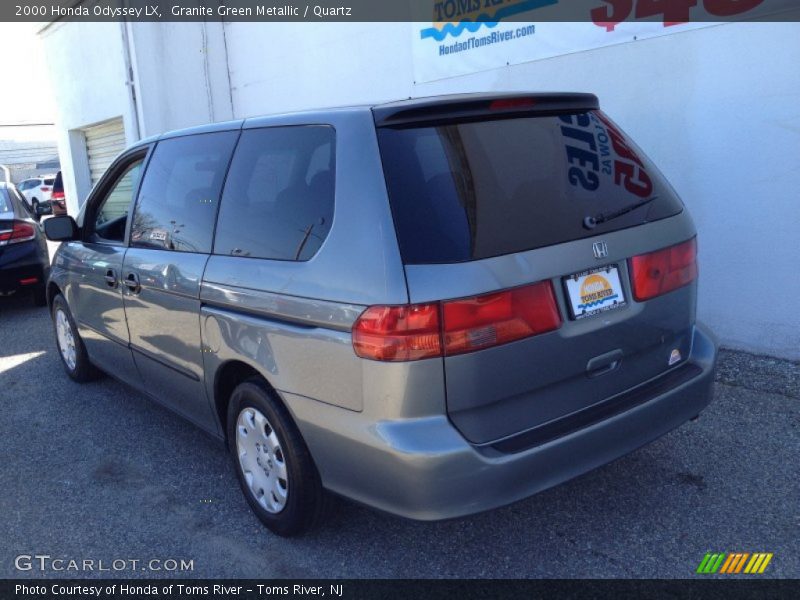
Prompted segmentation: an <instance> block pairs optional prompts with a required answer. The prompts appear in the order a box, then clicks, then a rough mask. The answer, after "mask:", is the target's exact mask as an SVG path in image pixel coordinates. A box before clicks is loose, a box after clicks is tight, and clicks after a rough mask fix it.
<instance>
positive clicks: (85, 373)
mask: <svg viewBox="0 0 800 600" xmlns="http://www.w3.org/2000/svg"><path fill="white" fill-rule="evenodd" d="M53 326H54V327H55V333H56V343H57V345H58V355H59V356H60V357H61V364H63V365H64V370H65V371H66V372H67V375H69V376H70V377H71V378H72V379H74V380H75V381H77V382H79V383H84V382H86V381H91V380H92V379H95V378H96V377H97V374H98V371H97V369H96V368H95V367H94V365H92V363H91V362H89V355H88V354H87V353H86V347H85V346H84V345H83V340H82V339H81V337H80V335H78V328H77V327H76V326H75V320H74V319H73V318H72V314H71V313H70V312H69V307H68V306H67V301H66V300H65V299H64V296H62V295H61V294H58V295H57V296H56V297H55V298H53Z"/></svg>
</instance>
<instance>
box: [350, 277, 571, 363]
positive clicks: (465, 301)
mask: <svg viewBox="0 0 800 600" xmlns="http://www.w3.org/2000/svg"><path fill="white" fill-rule="evenodd" d="M560 326H561V315H560V314H559V312H558V307H557V306H556V300H555V294H554V292H553V286H552V285H551V283H550V282H549V281H544V282H541V283H536V284H534V285H529V286H525V287H520V288H515V289H512V290H504V291H502V292H494V293H491V294H484V295H481V296H476V297H473V298H462V299H459V300H448V301H445V302H434V303H430V304H412V305H406V306H371V307H370V308H368V309H367V310H365V311H364V312H363V313H362V314H361V316H360V317H359V318H358V320H357V321H356V323H355V325H353V348H354V349H355V352H356V354H357V355H358V356H360V357H362V358H369V359H372V360H380V361H410V360H419V359H422V358H434V357H441V356H444V355H448V356H450V355H455V354H464V353H466V352H473V351H476V350H482V349H484V348H490V347H492V346H499V345H500V344H507V343H509V342H513V341H516V340H520V339H523V338H526V337H530V336H533V335H537V334H540V333H545V332H547V331H552V330H554V329H558V327H560Z"/></svg>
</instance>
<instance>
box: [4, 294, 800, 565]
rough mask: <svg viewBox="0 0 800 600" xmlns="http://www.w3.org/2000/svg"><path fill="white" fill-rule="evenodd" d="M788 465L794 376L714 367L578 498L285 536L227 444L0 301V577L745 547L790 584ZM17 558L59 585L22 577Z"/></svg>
mask: <svg viewBox="0 0 800 600" xmlns="http://www.w3.org/2000/svg"><path fill="white" fill-rule="evenodd" d="M353 460H358V457H353ZM798 464H800V365H798V364H797V363H792V362H787V361H780V360H776V359H768V358H761V357H753V356H750V355H747V354H742V353H735V352H725V353H723V356H722V360H721V364H720V370H719V376H718V382H717V384H716V388H715V393H714V400H713V402H712V404H711V406H710V407H709V408H708V409H707V410H706V411H704V413H703V414H702V416H701V417H700V419H699V420H698V421H696V422H691V423H687V424H686V425H684V426H682V427H680V428H679V429H677V430H675V431H674V432H672V433H670V434H668V435H667V436H665V437H663V438H661V439H659V440H657V441H656V442H654V443H652V444H650V445H648V446H646V447H644V448H642V449H640V450H638V451H636V452H634V453H632V454H630V455H628V456H626V457H624V458H621V459H619V460H617V461H616V462H614V463H612V464H610V465H607V466H605V467H603V468H600V469H597V470H595V471H593V472H591V473H589V474H587V475H584V476H582V477H580V478H578V479H575V480H573V481H571V482H568V483H566V484H563V485H561V486H558V487H556V488H554V489H551V490H549V491H546V492H543V493H540V494H538V495H537V496H534V497H532V498H530V499H528V500H525V501H523V502H519V503H517V504H515V505H512V506H510V507H507V508H503V509H499V510H495V511H491V512H488V513H484V514H480V515H476V516H473V517H469V518H464V519H457V520H453V521H447V522H441V523H416V522H411V521H405V520H401V519H398V518H395V517H392V516H389V515H385V514H381V513H378V512H375V511H373V510H371V509H368V508H365V507H362V506H358V505H356V504H353V503H352V502H349V501H346V500H343V499H336V500H335V501H334V506H333V510H332V514H331V516H330V518H329V519H328V521H327V523H326V524H325V525H324V526H323V527H322V528H320V529H319V530H317V531H315V532H313V533H312V534H309V535H307V536H305V537H302V538H299V539H288V540H287V539H281V538H278V537H275V536H273V535H271V534H270V533H269V532H268V531H267V530H266V529H264V528H263V527H262V526H261V525H260V523H259V521H258V520H257V519H256V518H255V516H253V515H252V514H251V512H250V510H249V509H248V507H247V504H246V502H245V500H244V498H243V496H242V494H241V492H240V490H239V487H238V485H237V482H236V477H235V475H234V472H233V470H232V467H231V465H230V463H229V459H228V456H227V454H226V452H225V449H224V448H223V447H222V445H221V444H219V443H218V442H216V441H214V440H213V439H211V438H209V437H208V436H206V435H205V434H204V433H202V432H201V431H200V430H198V429H196V428H195V427H194V426H192V425H191V424H189V423H187V422H184V421H182V420H181V419H180V418H178V417H176V416H174V415H173V414H172V413H170V412H169V411H167V410H166V409H163V408H161V407H159V406H158V405H156V404H154V403H152V402H150V401H148V400H147V399H145V398H144V397H142V396H141V395H139V394H137V393H136V392H134V391H132V390H131V389H129V388H127V387H126V386H124V385H123V384H121V383H118V382H117V381H115V380H113V379H110V378H105V379H102V380H100V381H97V382H94V383H90V384H85V385H79V384H76V383H73V382H72V381H71V380H69V379H68V378H67V376H66V375H65V374H64V372H63V370H62V367H61V364H60V362H59V358H58V356H57V351H56V348H55V342H54V339H53V334H52V329H51V325H50V319H49V315H48V312H47V309H42V308H34V307H33V306H32V305H31V304H30V303H29V302H28V301H27V299H26V298H22V297H18V298H10V299H9V298H0V577H42V576H49V577H59V576H61V577H63V576H70V577H86V576H102V577H110V576H115V575H116V576H122V577H163V576H168V577H173V576H183V577H186V576H190V577H252V578H260V579H263V578H272V577H276V578H277V577H291V578H328V577H348V578H349V577H502V578H506V577H641V578H661V577H666V578H674V577H681V578H682V577H693V576H695V575H694V571H695V569H696V568H697V566H698V564H699V562H700V561H701V559H702V558H703V556H704V554H705V553H706V552H709V551H714V552H735V551H740V552H741V551H743V552H771V553H774V558H773V559H772V562H771V563H770V565H769V567H768V570H767V572H766V574H765V576H772V577H795V578H796V577H800V552H798V544H797V540H798V533H799V532H800V493H799V492H800V483H799V482H800V478H798ZM20 555H23V556H25V555H32V556H33V555H49V556H50V557H51V559H42V560H46V561H48V564H49V561H50V560H52V559H62V560H65V561H66V562H64V563H58V564H59V566H61V567H62V568H65V569H68V570H63V571H54V570H52V568H51V567H52V565H51V564H49V566H48V568H47V569H45V570H44V571H41V570H40V569H39V564H40V563H38V564H37V563H36V560H35V559H33V561H32V565H31V566H32V568H31V569H30V570H19V569H17V568H16V566H15V562H17V563H18V564H21V565H22V566H25V565H26V564H27V563H26V560H25V559H22V563H19V561H17V557H18V556H20ZM153 559H155V560H158V561H161V562H158V563H153V565H151V564H150V562H149V561H151V560H153ZM170 559H172V560H175V561H177V563H178V564H180V561H181V560H183V561H192V563H191V565H192V570H191V571H184V572H181V571H172V570H166V569H168V568H170V567H172V566H174V565H173V563H170V562H168V561H169V560H170ZM69 560H75V561H77V563H78V564H82V562H83V561H84V560H93V561H95V562H94V563H93V565H94V567H95V570H93V571H74V570H69V567H70V563H69V562H68V561H69ZM114 560H117V561H120V560H122V561H125V564H126V565H127V566H126V567H125V569H123V570H121V571H118V572H115V571H114V570H113V569H112V570H111V571H105V572H101V571H97V570H96V569H97V567H98V564H99V561H103V565H104V566H105V567H106V568H111V567H112V565H113V563H112V561H114ZM133 560H135V561H139V562H137V563H136V565H137V566H136V568H135V569H134V570H132V571H131V570H128V569H129V568H130V565H131V564H133V563H131V561H133ZM121 564H122V563H120V562H117V563H116V565H117V566H120V565H121ZM143 565H147V566H153V567H154V568H161V570H160V571H152V570H147V567H146V566H143Z"/></svg>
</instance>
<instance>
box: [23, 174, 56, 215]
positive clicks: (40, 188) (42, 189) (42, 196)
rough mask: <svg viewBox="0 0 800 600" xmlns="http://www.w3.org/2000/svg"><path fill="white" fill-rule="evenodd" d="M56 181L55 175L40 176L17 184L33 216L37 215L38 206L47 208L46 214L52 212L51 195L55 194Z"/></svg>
mask: <svg viewBox="0 0 800 600" xmlns="http://www.w3.org/2000/svg"><path fill="white" fill-rule="evenodd" d="M55 179H56V176H55V175H40V176H38V177H31V178H30V179H25V180H23V181H20V182H19V183H18V184H17V189H18V190H19V191H20V193H21V194H22V195H23V196H24V197H25V201H26V202H27V203H28V206H29V207H30V209H31V212H32V213H33V214H37V211H36V206H37V205H42V206H43V207H46V210H45V211H44V212H50V195H51V194H52V193H53V182H55Z"/></svg>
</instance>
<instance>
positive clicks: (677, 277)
mask: <svg viewBox="0 0 800 600" xmlns="http://www.w3.org/2000/svg"><path fill="white" fill-rule="evenodd" d="M45 227H46V231H47V234H48V236H49V238H50V239H51V240H62V241H64V243H63V244H61V246H60V248H59V250H58V252H57V254H56V256H55V260H54V264H53V268H52V273H51V276H50V280H49V285H48V301H49V304H50V306H51V309H52V315H53V320H54V323H55V332H56V339H57V343H58V349H59V352H60V355H61V358H62V361H63V363H64V367H65V369H66V371H67V374H68V375H69V376H70V377H72V378H73V379H75V380H77V381H87V380H89V379H91V378H92V377H93V376H95V375H96V374H97V373H98V372H99V371H103V372H106V373H108V374H110V375H113V376H114V377H116V378H117V379H120V380H122V381H123V382H126V383H128V384H130V385H132V386H133V387H135V388H137V389H139V390H141V391H142V392H143V393H145V394H147V395H148V396H150V397H152V398H153V399H155V400H157V401H158V402H160V403H162V404H164V405H165V406H167V407H169V408H170V409H172V410H174V411H175V412H177V413H178V414H180V415H182V416H184V417H185V418H187V419H188V420H190V421H192V422H193V423H195V424H196V425H198V426H199V427H201V428H202V429H204V430H206V431H207V432H209V433H211V434H212V435H214V436H216V437H218V438H219V439H221V440H224V441H225V442H226V443H227V445H228V447H229V449H230V452H231V454H232V456H233V463H234V465H235V468H236V472H237V475H238V478H239V481H240V483H241V486H242V489H243V491H244V494H245V496H246V497H247V500H248V502H249V504H250V506H251V507H252V508H253V510H254V511H255V513H256V514H257V515H258V517H259V518H260V519H261V520H262V521H263V522H264V523H265V524H266V526H267V527H269V528H270V529H271V530H272V531H274V532H275V533H278V534H281V535H292V534H297V533H300V532H302V531H304V530H306V529H308V528H309V527H310V526H312V525H313V524H314V523H316V522H317V521H318V520H319V519H320V517H321V516H322V515H323V514H324V509H325V505H326V497H327V492H328V491H330V492H334V493H336V494H340V495H342V496H346V497H348V498H351V499H354V500H356V501H358V502H362V503H364V504H367V505H369V506H372V507H375V508H378V509H380V510H384V511H387V512H390V513H393V514H396V515H400V516H403V517H408V518H412V519H420V520H436V519H446V518H451V517H459V516H463V515H468V514H471V513H475V512H478V511H483V510H487V509H491V508H494V507H498V506H502V505H505V504H509V503H511V502H514V501H517V500H520V499H522V498H525V497H527V496H530V495H532V494H534V493H536V492H538V491H540V490H543V489H546V488H549V487H551V486H554V485H556V484H558V483H560V482H563V481H565V480H568V479H570V478H572V477H575V476H577V475H580V474H582V473H585V472H586V471H589V470H590V469H593V468H595V467H598V466H600V465H603V464H605V463H608V462H609V461H612V460H614V459H616V458H617V457H620V456H622V455H624V454H626V453H628V452H631V451H632V450H634V449H636V448H638V447H640V446H642V445H643V444H646V443H648V442H650V441H652V440H654V439H656V438H658V437H659V436H661V435H663V434H665V433H667V432H668V431H670V430H672V429H673V428H675V427H677V426H679V425H681V424H682V423H684V422H686V421H688V420H689V419H692V418H693V417H695V416H697V415H698V414H699V413H700V411H701V410H703V408H704V407H705V406H706V405H707V404H708V402H709V400H710V397H711V385H712V380H713V370H714V366H715V362H716V354H717V349H716V343H715V342H714V340H713V337H712V336H711V335H710V334H709V332H708V331H706V330H705V329H704V328H703V327H702V326H701V325H699V324H698V323H696V320H695V304H696V296H697V245H696V241H695V236H696V232H695V228H694V225H693V224H692V220H691V217H690V216H689V214H688V212H687V210H686V209H685V207H684V206H683V204H682V203H681V201H680V200H679V199H678V197H677V196H676V194H675V192H674V191H673V189H672V188H671V187H670V186H669V184H668V183H667V182H666V181H665V180H664V178H663V177H662V175H661V174H660V173H659V172H658V170H657V169H656V167H655V166H654V165H653V164H652V163H651V162H650V161H649V160H648V159H647V158H646V157H645V155H644V154H643V153H642V151H641V150H640V149H639V148H638V147H637V146H636V145H635V144H634V143H633V142H631V140H630V139H629V138H628V137H626V135H625V134H624V133H623V132H622V131H621V130H620V129H619V127H618V126H617V125H615V124H614V123H613V122H612V121H611V120H610V119H609V118H608V117H607V116H606V115H605V114H604V113H603V112H602V111H600V110H599V107H598V101H597V98H596V97H595V96H593V95H590V94H527V93H520V94H492V95H488V94H476V95H472V94H468V95H456V96H443V97H434V98H424V99H414V100H407V101H401V102H394V103H389V104H381V105H370V106H356V107H348V108H337V109H331V110H322V111H314V112H303V113H295V114H285V115H279V116H269V117H259V118H251V119H246V120H243V121H236V122H230V123H218V124H214V125H209V126H204V127H198V128H194V129H187V130H182V131H176V132H172V133H168V134H165V135H161V136H159V137H157V138H152V139H147V140H143V141H141V142H138V143H137V144H135V145H134V146H133V147H131V148H130V149H128V150H127V151H126V152H124V153H123V154H122V155H121V156H120V157H118V158H117V159H116V160H115V162H114V163H113V164H112V165H111V167H110V168H109V170H108V171H107V173H106V174H105V175H104V176H103V178H102V179H101V180H100V182H99V183H98V184H97V185H96V187H95V189H94V190H93V191H92V193H91V195H90V196H89V198H88V199H87V201H86V203H85V205H84V206H83V208H82V209H81V211H80V213H79V214H78V216H77V218H76V219H74V220H73V219H72V218H71V217H56V218H52V219H49V220H48V221H46V223H45Z"/></svg>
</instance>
